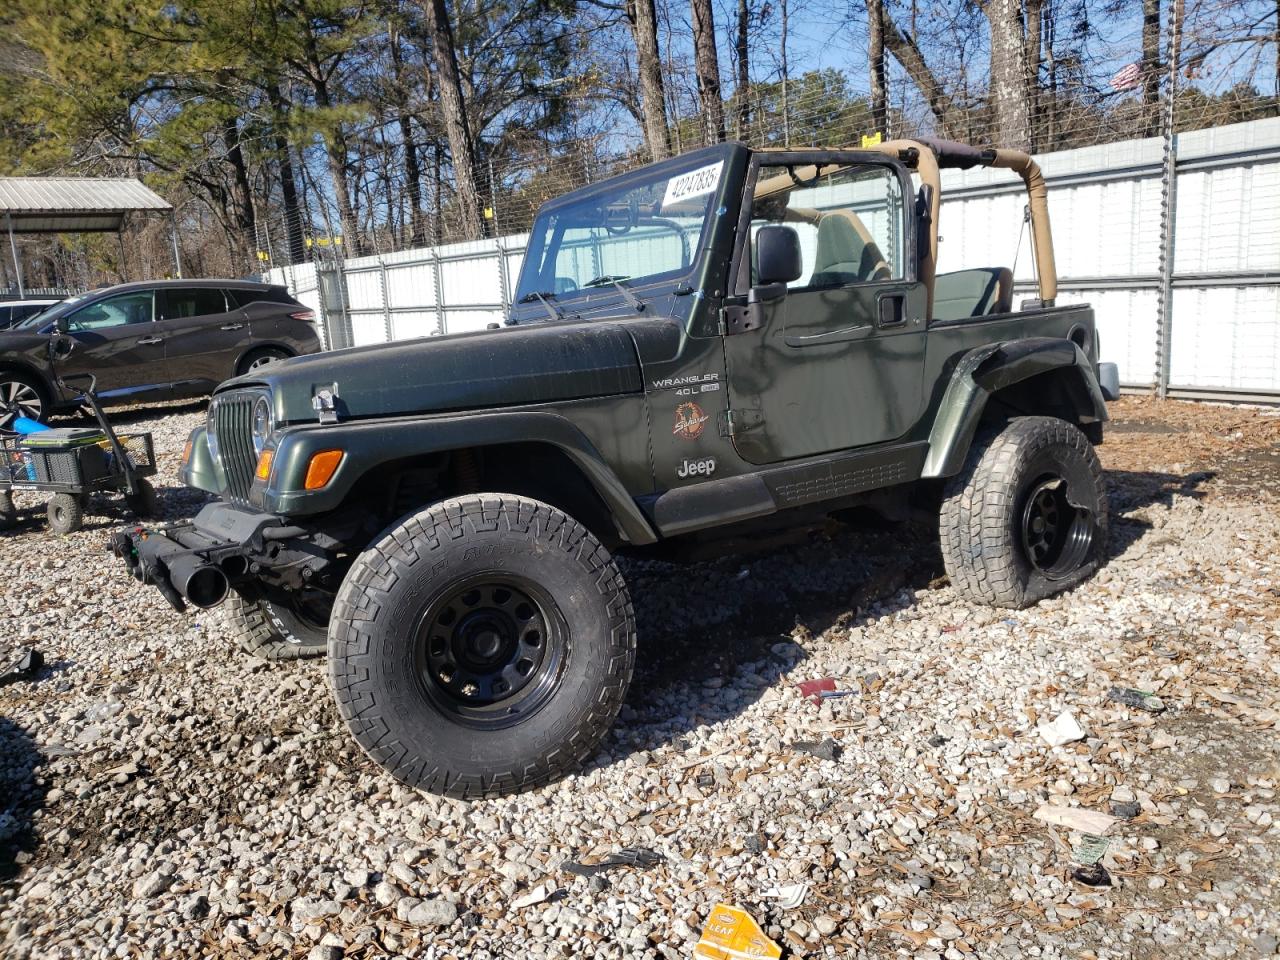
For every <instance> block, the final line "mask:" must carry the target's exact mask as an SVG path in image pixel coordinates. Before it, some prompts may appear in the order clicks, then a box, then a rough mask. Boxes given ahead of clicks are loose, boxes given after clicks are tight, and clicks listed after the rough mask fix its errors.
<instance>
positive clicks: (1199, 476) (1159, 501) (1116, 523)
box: [1107, 470, 1217, 557]
mask: <svg viewBox="0 0 1280 960" xmlns="http://www.w3.org/2000/svg"><path fill="white" fill-rule="evenodd" d="M1216 476H1217V473H1216V472H1214V471H1212V470H1198V471H1196V472H1195V473H1187V474H1174V473H1154V472H1149V471H1135V470H1108V471H1107V486H1108V491H1109V504H1110V507H1111V547H1110V554H1111V556H1112V557H1118V556H1121V555H1122V554H1124V553H1125V552H1126V551H1127V550H1128V549H1129V548H1130V547H1131V546H1133V544H1134V543H1135V542H1137V541H1138V540H1139V539H1141V537H1142V535H1143V534H1145V533H1146V532H1147V531H1148V530H1150V529H1151V524H1150V523H1148V522H1147V521H1146V520H1143V519H1141V518H1138V517H1133V516H1130V514H1132V513H1133V512H1135V511H1138V510H1142V509H1143V508H1145V507H1150V506H1161V507H1170V506H1172V505H1173V501H1174V498H1175V497H1191V498H1192V499H1196V500H1198V499H1200V498H1202V497H1204V495H1205V492H1204V490H1203V489H1202V488H1203V487H1204V486H1205V485H1206V484H1208V483H1209V482H1210V481H1211V480H1213V479H1214V478H1215V477H1216Z"/></svg>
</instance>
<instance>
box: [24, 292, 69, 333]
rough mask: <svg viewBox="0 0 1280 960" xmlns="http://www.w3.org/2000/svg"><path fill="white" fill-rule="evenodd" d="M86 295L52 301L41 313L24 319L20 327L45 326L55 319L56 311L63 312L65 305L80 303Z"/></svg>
mask: <svg viewBox="0 0 1280 960" xmlns="http://www.w3.org/2000/svg"><path fill="white" fill-rule="evenodd" d="M83 299H84V297H83V296H80V297H68V298H67V299H66V300H59V301H58V302H57V303H51V304H50V305H49V306H47V307H45V308H44V309H43V310H41V311H40V312H39V313H34V314H32V315H31V316H29V317H27V319H25V320H23V321H22V322H21V323H20V324H18V326H19V327H43V326H44V325H45V324H46V323H48V322H49V321H50V320H52V319H53V317H54V313H55V311H56V312H57V313H61V312H62V308H63V307H69V306H71V304H73V303H79V302H80V301H81V300H83Z"/></svg>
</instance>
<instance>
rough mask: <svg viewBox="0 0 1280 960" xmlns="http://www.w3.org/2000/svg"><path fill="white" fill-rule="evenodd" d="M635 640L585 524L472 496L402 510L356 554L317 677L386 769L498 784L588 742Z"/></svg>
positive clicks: (437, 785)
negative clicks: (325, 677)
mask: <svg viewBox="0 0 1280 960" xmlns="http://www.w3.org/2000/svg"><path fill="white" fill-rule="evenodd" d="M635 642H636V636H635V620H634V615H633V613H632V609H631V599H630V597H629V595H628V593H627V588H626V584H625V583H624V582H623V579H622V575H621V574H620V573H619V572H618V569H617V567H616V565H615V564H614V561H613V558H612V557H611V556H610V555H609V552H608V551H607V550H606V549H605V548H604V547H603V546H602V545H601V544H600V542H599V541H598V540H597V539H596V538H595V537H594V536H593V535H592V534H591V533H590V532H589V531H588V530H587V529H586V528H585V527H583V526H582V525H581V524H579V523H578V522H577V521H575V520H573V519H572V518H571V517H569V516H567V515H566V514H564V513H562V512H561V511H560V510H557V509H555V508H554V507H551V506H549V505H547V504H545V503H542V502H540V501H537V500H531V499H527V498H525V497H518V496H512V495H506V494H478V495H472V496H465V497H456V498H453V499H450V500H445V501H443V502H441V503H437V504H435V505H434V506H431V507H429V508H427V509H425V510H422V511H419V512H418V513H415V514H411V515H409V516H408V517H406V518H404V519H403V520H401V521H399V522H398V523H397V524H396V525H394V526H393V527H391V528H390V529H388V530H387V531H385V532H384V533H383V535H382V536H381V537H380V538H379V539H378V540H377V541H376V542H374V543H373V544H372V545H371V546H370V547H369V548H368V549H367V550H366V551H365V552H364V553H363V554H361V555H360V557H359V558H358V559H357V560H356V562H355V564H354V566H353V567H352V568H351V571H350V573H349V574H348V576H347V578H346V580H345V581H344V583H343V585H342V588H341V590H339V592H338V597H337V600H336V602H335V603H334V612H333V619H332V620H331V622H330V625H329V674H330V679H331V680H332V683H333V689H334V695H335V697H336V699H337V703H338V709H339V711H340V712H341V714H342V716H343V718H344V719H345V720H346V721H347V724H348V726H349V727H350V729H351V732H352V735H353V736H354V737H355V739H356V741H357V742H358V743H359V744H360V746H361V747H362V748H363V749H364V750H365V752H366V753H368V754H369V756H370V757H372V758H373V759H374V760H375V761H376V762H377V763H379V764H380V765H381V766H382V767H383V768H384V769H386V770H387V771H388V772H390V773H391V774H392V775H393V776H395V777H396V778H397V779H399V780H401V781H403V782H404V783H406V784H408V785H409V786H412V787H416V788H419V789H422V790H427V791H429V792H431V793H437V794H442V795H446V796H453V797H465V798H470V797H481V796H494V795H499V794H505V793H514V792H517V791H521V790H526V789H529V788H531V787H535V786H539V785H541V784H544V783H547V782H549V781H551V780H554V779H557V778H559V777H562V776H564V775H566V774H567V773H569V772H571V771H572V770H574V769H576V768H577V767H578V766H579V765H580V764H581V763H582V762H583V761H584V760H586V759H587V758H588V757H589V756H590V755H591V754H592V752H593V751H594V750H595V748H596V746H597V745H598V744H599V742H600V740H601V738H603V736H604V735H605V733H606V732H607V731H608V729H609V727H610V726H611V725H612V724H613V721H614V719H615V717H616V716H617V713H618V710H619V709H620V708H621V706H622V700H623V697H624V696H625V694H626V690H627V686H628V684H629V683H630V681H631V671H632V667H633V665H634V662H635Z"/></svg>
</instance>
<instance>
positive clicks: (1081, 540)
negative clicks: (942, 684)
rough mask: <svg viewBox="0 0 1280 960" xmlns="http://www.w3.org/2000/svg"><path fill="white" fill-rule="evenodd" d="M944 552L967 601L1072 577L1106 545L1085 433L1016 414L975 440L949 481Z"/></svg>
mask: <svg viewBox="0 0 1280 960" xmlns="http://www.w3.org/2000/svg"><path fill="white" fill-rule="evenodd" d="M940 534H941V537H940V539H941V543H942V558H943V562H944V563H945V564H946V568H947V574H948V576H950V578H951V583H952V585H953V586H954V587H955V589H956V592H957V593H959V594H960V595H961V596H962V597H964V598H965V599H967V600H974V601H978V602H980V603H987V604H991V605H993V606H997V607H1011V608H1014V609H1018V608H1021V607H1026V606H1029V605H1030V604H1033V603H1035V602H1036V601H1037V600H1041V599H1043V598H1044V597H1048V596H1052V595H1053V594H1055V593H1059V592H1061V591H1063V590H1066V589H1069V588H1071V587H1074V586H1076V585H1077V584H1079V583H1080V582H1081V581H1083V580H1085V579H1086V578H1087V577H1088V576H1089V575H1090V574H1092V573H1093V572H1094V571H1095V570H1096V569H1097V568H1098V566H1099V565H1100V564H1101V562H1102V560H1103V557H1104V555H1105V551H1106V539H1107V493H1106V485H1105V483H1104V481H1103V477H1102V465H1101V464H1100V463H1099V462H1098V456H1097V454H1096V453H1095V452H1094V450H1093V446H1092V445H1091V444H1090V443H1089V440H1088V438H1086V437H1085V435H1084V434H1083V433H1082V432H1081V431H1080V429H1079V428H1078V427H1076V426H1074V425H1073V424H1070V423H1067V422H1066V421H1065V420H1059V419H1057V418H1055V417H1020V418H1018V419H1015V420H1012V421H1010V422H1009V424H1008V425H1007V426H1006V427H1005V428H1004V429H1003V430H1001V431H1000V432H999V433H997V434H994V435H991V436H988V437H987V438H986V439H985V442H984V441H981V440H975V441H974V444H973V448H972V449H971V450H970V452H969V458H968V460H967V461H966V463H965V465H964V469H963V470H961V471H960V473H959V475H957V476H955V477H953V478H952V479H951V481H950V482H949V483H948V484H947V490H946V495H945V498H944V500H943V504H942V517H941V525H940Z"/></svg>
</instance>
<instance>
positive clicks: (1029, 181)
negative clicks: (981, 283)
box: [872, 137, 1058, 316]
mask: <svg viewBox="0 0 1280 960" xmlns="http://www.w3.org/2000/svg"><path fill="white" fill-rule="evenodd" d="M872 149H874V150H876V151H878V152H880V153H884V154H888V155H889V156H891V157H894V158H896V159H898V160H901V161H902V162H903V163H905V164H906V165H907V166H908V167H911V168H913V169H914V170H915V171H916V172H917V173H918V174H919V175H920V180H921V181H922V182H923V184H924V185H925V186H926V187H929V190H928V191H926V192H925V193H926V195H927V196H928V199H929V238H928V250H927V252H924V253H923V254H922V255H921V257H920V279H921V281H923V282H924V284H925V288H926V290H927V291H928V299H929V302H928V312H929V314H930V315H931V316H932V314H933V283H934V278H935V277H936V275H937V264H938V209H939V206H940V205H941V200H942V182H941V177H940V174H939V171H940V170H944V169H957V170H968V169H970V168H971V167H978V166H982V167H1000V168H1003V169H1005V170H1012V171H1013V172H1014V173H1016V174H1017V175H1018V176H1020V177H1021V178H1022V182H1023V183H1025V184H1026V187H1027V199H1028V203H1029V205H1030V208H1031V248H1032V254H1033V255H1034V256H1035V261H1036V273H1037V275H1038V282H1039V292H1040V300H1041V302H1042V303H1043V304H1044V305H1045V306H1053V302H1054V300H1055V299H1056V298H1057V296H1058V269H1057V266H1056V264H1055V263H1054V258H1053V234H1052V232H1051V231H1050V228H1049V201H1048V191H1047V190H1046V189H1045V184H1044V175H1043V174H1042V173H1041V172H1040V166H1039V165H1038V164H1037V163H1036V162H1035V160H1033V159H1031V157H1030V156H1029V155H1027V154H1025V153H1023V152H1022V151H1021V150H1000V149H990V148H980V147H974V146H970V145H969V144H967V143H957V142H956V141H954V140H937V139H934V138H932V137H920V138H918V139H915V140H888V141H886V142H884V143H880V144H877V145H876V146H875V147H873V148H872Z"/></svg>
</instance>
